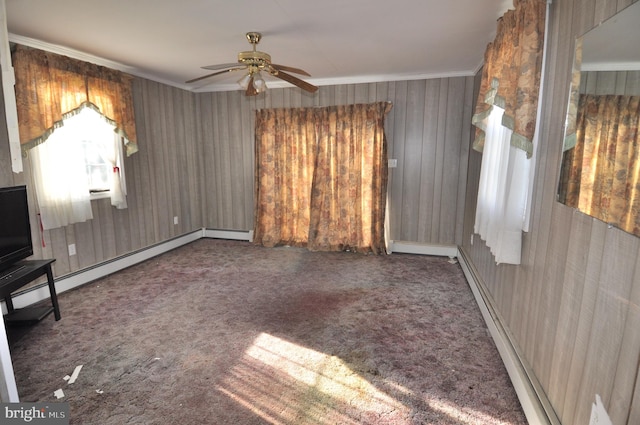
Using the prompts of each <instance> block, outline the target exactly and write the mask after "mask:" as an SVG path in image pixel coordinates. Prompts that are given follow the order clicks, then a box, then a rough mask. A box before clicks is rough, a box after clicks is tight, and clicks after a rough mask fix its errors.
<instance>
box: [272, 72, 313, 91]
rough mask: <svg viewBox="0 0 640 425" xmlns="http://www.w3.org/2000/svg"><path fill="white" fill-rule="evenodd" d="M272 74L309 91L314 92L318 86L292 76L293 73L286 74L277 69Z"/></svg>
mask: <svg viewBox="0 0 640 425" xmlns="http://www.w3.org/2000/svg"><path fill="white" fill-rule="evenodd" d="M272 75H273V76H274V77H278V78H280V79H281V80H284V81H286V82H288V83H291V84H293V85H294V86H298V87H300V88H301V89H303V90H306V91H308V92H311V93H315V92H316V91H317V90H318V87H316V86H314V85H313V84H309V83H307V82H306V81H302V80H301V79H300V78H298V77H294V76H293V75H291V74H287V73H286V72H283V71H278V72H277V73H274V74H272Z"/></svg>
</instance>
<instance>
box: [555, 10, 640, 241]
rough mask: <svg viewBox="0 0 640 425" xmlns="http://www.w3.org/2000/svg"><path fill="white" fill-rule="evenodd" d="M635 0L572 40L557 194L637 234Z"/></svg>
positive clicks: (639, 95) (639, 90)
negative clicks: (571, 64) (572, 58)
mask: <svg viewBox="0 0 640 425" xmlns="http://www.w3.org/2000/svg"><path fill="white" fill-rule="evenodd" d="M639 44H640V1H639V2H636V3H633V4H632V5H630V6H628V7H627V8H625V9H623V10H622V11H621V12H619V13H618V14H616V15H615V16H613V17H612V18H610V19H608V20H606V21H604V22H603V23H602V24H601V25H599V26H597V27H596V28H594V29H592V30H591V31H589V32H588V33H586V34H585V35H584V36H582V37H580V38H578V39H577V40H576V49H575V58H574V68H573V75H572V82H571V93H570V98H569V105H568V108H567V119H566V122H565V138H564V144H563V154H562V164H561V168H560V181H559V183H558V194H557V199H558V201H559V202H562V203H563V204H565V205H567V206H570V207H573V208H577V209H578V210H579V211H581V212H583V213H585V214H587V215H590V216H592V217H595V218H597V219H599V220H602V221H604V222H606V223H609V224H610V225H612V226H615V227H618V228H620V229H622V230H624V231H626V232H629V233H632V234H635V235H638V236H640V132H639V131H638V127H639V124H640V46H639Z"/></svg>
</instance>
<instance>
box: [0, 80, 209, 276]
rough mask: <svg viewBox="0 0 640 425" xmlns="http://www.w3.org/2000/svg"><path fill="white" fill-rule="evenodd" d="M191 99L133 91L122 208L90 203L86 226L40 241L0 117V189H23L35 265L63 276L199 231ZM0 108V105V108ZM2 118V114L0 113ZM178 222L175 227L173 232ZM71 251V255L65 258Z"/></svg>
mask: <svg viewBox="0 0 640 425" xmlns="http://www.w3.org/2000/svg"><path fill="white" fill-rule="evenodd" d="M195 98H196V95H195V94H193V93H190V92H187V91H184V90H180V89H176V88H172V87H168V86H166V85H162V84H158V83H154V82H151V81H148V80H142V79H138V80H136V81H135V83H134V105H135V108H136V125H137V134H138V145H139V149H140V150H139V152H138V153H136V154H134V155H132V156H130V157H128V158H125V173H126V179H127V192H128V193H127V203H128V208H127V209H123V210H117V209H115V208H113V207H111V205H110V202H109V200H108V199H101V200H97V201H92V209H93V216H94V218H93V219H92V220H89V221H87V222H84V223H77V224H74V225H71V226H67V227H65V228H59V229H52V230H48V231H45V232H43V233H41V232H40V231H39V222H38V218H37V215H36V211H37V208H36V201H35V189H34V186H33V183H32V177H31V172H30V161H29V158H28V157H27V158H24V159H23V165H24V172H23V173H20V174H15V173H12V172H11V163H10V157H9V147H8V141H7V136H6V134H7V133H6V124H5V119H4V115H2V116H1V117H0V118H1V119H0V122H1V124H0V134H2V136H0V140H1V142H2V143H0V167H1V169H2V172H1V173H0V185H2V186H11V185H21V184H26V185H27V190H28V192H29V206H30V212H31V228H32V234H33V238H34V244H33V246H34V258H55V259H56V262H55V263H54V272H55V275H56V276H62V275H65V274H68V273H70V272H73V271H76V270H80V269H84V268H87V267H90V266H93V265H95V264H99V263H102V262H104V261H106V260H109V259H112V258H115V257H117V256H120V255H123V254H127V253H130V252H132V251H135V250H137V249H141V248H145V247H149V246H151V245H153V244H156V243H159V242H162V241H165V240H167V239H170V238H172V237H175V236H178V235H181V234H184V233H186V232H189V231H192V230H194V229H198V228H201V227H202V226H203V218H202V204H201V202H200V199H201V193H200V189H201V182H202V180H203V179H202V176H201V175H200V171H201V169H202V162H201V157H202V154H201V151H202V146H200V144H199V138H198V137H197V132H196V131H195V130H196V127H197V126H196V122H197V115H196V101H195ZM0 101H1V100H0ZM0 111H1V114H4V108H3V107H2V108H0ZM175 216H177V217H178V221H179V223H178V224H177V225H174V224H173V218H174V217H175ZM70 244H75V245H76V252H77V255H73V256H69V254H68V245H70Z"/></svg>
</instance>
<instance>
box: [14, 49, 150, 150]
mask: <svg viewBox="0 0 640 425" xmlns="http://www.w3.org/2000/svg"><path fill="white" fill-rule="evenodd" d="M12 60H13V66H14V71H15V76H16V84H15V90H16V103H17V110H18V125H19V130H20V143H21V145H22V146H23V149H29V148H31V147H33V146H36V145H38V144H40V143H42V142H43V141H45V140H46V139H47V137H49V135H50V134H51V133H52V132H53V130H55V128H57V127H59V126H60V125H62V120H63V118H64V117H65V116H68V114H75V113H77V112H79V111H80V110H81V109H82V108H83V107H87V106H88V107H92V108H95V109H97V110H98V111H99V112H100V114H101V115H103V117H105V119H106V120H107V121H110V122H112V123H113V124H114V125H115V126H116V128H117V130H118V132H119V134H120V135H121V136H122V137H123V139H124V140H125V143H126V152H127V155H131V154H133V153H135V152H136V151H137V145H136V128H135V117H134V110H133V97H132V93H131V82H132V77H131V76H129V75H126V74H123V73H122V72H119V71H115V70H112V69H109V68H105V67H102V66H98V65H94V64H91V63H88V62H82V61H78V60H75V59H71V58H68V57H66V56H60V55H56V54H54V53H50V52H45V51H43V50H38V49H33V48H30V47H26V46H22V45H17V46H16V48H15V51H14V52H13V57H12Z"/></svg>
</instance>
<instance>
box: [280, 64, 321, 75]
mask: <svg viewBox="0 0 640 425" xmlns="http://www.w3.org/2000/svg"><path fill="white" fill-rule="evenodd" d="M271 66H272V67H274V68H275V69H277V70H278V71H287V72H293V73H294V74H300V75H306V76H307V77H311V74H309V73H308V72H307V71H305V70H303V69H300V68H294V67H292V66H286V65H276V64H275V63H272V64H271Z"/></svg>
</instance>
